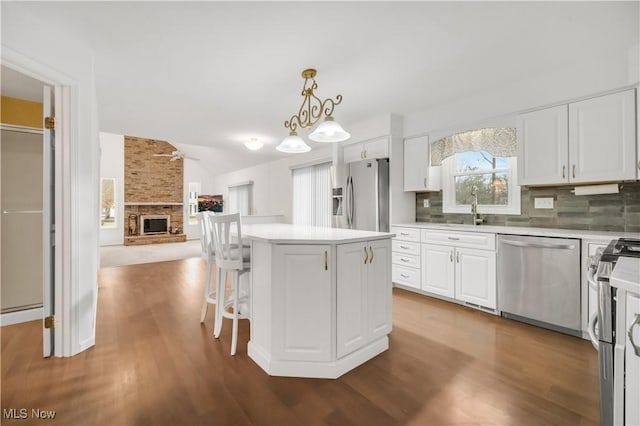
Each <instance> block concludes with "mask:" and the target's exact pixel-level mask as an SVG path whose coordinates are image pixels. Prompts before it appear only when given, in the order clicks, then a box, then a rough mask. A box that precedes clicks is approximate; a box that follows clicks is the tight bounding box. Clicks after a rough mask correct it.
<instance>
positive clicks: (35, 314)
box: [0, 308, 44, 326]
mask: <svg viewBox="0 0 640 426" xmlns="http://www.w3.org/2000/svg"><path fill="white" fill-rule="evenodd" d="M43 316H44V310H43V308H33V309H25V310H24V311H16V312H9V313H7V314H1V315H0V325H1V326H5V325H12V324H19V323H21V322H27V321H34V320H41V319H42V317H43Z"/></svg>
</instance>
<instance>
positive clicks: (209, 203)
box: [198, 195, 223, 213]
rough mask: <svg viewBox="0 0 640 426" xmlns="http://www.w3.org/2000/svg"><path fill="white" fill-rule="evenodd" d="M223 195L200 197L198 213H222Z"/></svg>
mask: <svg viewBox="0 0 640 426" xmlns="http://www.w3.org/2000/svg"><path fill="white" fill-rule="evenodd" d="M222 205H223V203H222V195H198V211H199V212H204V211H210V212H214V213H222Z"/></svg>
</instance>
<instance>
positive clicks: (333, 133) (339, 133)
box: [276, 68, 351, 153]
mask: <svg viewBox="0 0 640 426" xmlns="http://www.w3.org/2000/svg"><path fill="white" fill-rule="evenodd" d="M316 73H317V72H316V70H314V69H313V68H309V69H306V70H304V71H302V78H304V85H303V86H302V93H301V95H302V96H303V98H304V99H303V100H302V105H300V109H299V110H298V113H297V114H294V115H292V116H291V118H290V119H289V120H287V121H285V122H284V127H286V128H287V129H289V136H287V137H286V138H285V139H284V140H283V141H282V143H281V144H280V145H278V146H277V147H276V149H277V150H278V151H281V152H288V153H299V152H307V151H310V150H311V148H310V147H309V146H308V145H307V144H306V143H305V142H304V140H303V139H302V138H301V137H300V136H298V133H297V132H296V130H297V128H298V127H302V128H308V129H310V128H312V127H313V126H314V125H315V124H316V123H317V122H318V121H319V120H320V119H322V118H324V121H323V122H322V123H320V125H319V126H318V127H317V128H316V129H315V130H314V131H313V132H312V133H311V134H310V135H309V139H311V140H313V141H316V142H341V141H345V140H347V139H349V137H351V135H350V134H349V133H348V132H346V131H345V130H344V129H343V128H342V126H341V125H340V124H338V122H337V121H335V120H334V119H333V117H332V116H331V115H332V114H333V110H334V108H335V106H336V105H339V104H340V103H341V102H342V95H338V96H336V99H335V100H333V99H331V98H327V99H325V100H320V98H318V97H317V96H316V95H315V93H314V90H315V89H317V88H318V83H316V80H315V76H316Z"/></svg>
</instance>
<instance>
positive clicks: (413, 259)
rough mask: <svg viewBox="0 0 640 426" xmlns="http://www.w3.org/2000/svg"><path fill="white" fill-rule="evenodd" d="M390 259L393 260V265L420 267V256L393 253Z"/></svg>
mask: <svg viewBox="0 0 640 426" xmlns="http://www.w3.org/2000/svg"><path fill="white" fill-rule="evenodd" d="M391 258H392V259H393V260H392V261H393V263H394V264H396V265H402V266H410V267H412V268H419V267H420V256H414V255H411V254H404V253H398V252H394V253H392V256H391Z"/></svg>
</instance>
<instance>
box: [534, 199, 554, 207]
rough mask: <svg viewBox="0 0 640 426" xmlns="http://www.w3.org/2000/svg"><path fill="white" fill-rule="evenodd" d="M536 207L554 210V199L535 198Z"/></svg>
mask: <svg viewBox="0 0 640 426" xmlns="http://www.w3.org/2000/svg"><path fill="white" fill-rule="evenodd" d="M533 205H534V207H535V208H536V209H552V208H553V197H545V198H538V197H536V198H534V203H533Z"/></svg>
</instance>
